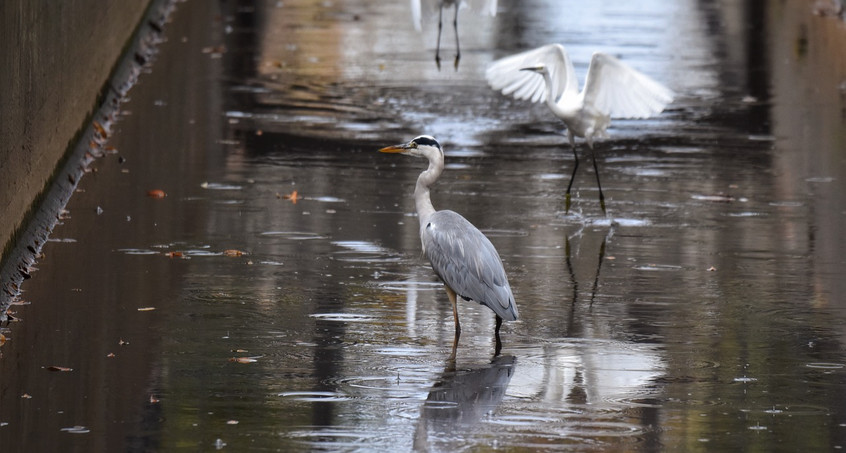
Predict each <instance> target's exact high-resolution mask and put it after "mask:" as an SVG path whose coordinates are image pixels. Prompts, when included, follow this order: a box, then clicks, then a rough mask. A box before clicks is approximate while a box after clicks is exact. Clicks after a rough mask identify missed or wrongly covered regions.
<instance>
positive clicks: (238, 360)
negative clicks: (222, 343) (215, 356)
mask: <svg viewBox="0 0 846 453" xmlns="http://www.w3.org/2000/svg"><path fill="white" fill-rule="evenodd" d="M229 361H230V362H235V363H255V362H257V361H258V360H256V359H254V358H252V357H230V358H229Z"/></svg>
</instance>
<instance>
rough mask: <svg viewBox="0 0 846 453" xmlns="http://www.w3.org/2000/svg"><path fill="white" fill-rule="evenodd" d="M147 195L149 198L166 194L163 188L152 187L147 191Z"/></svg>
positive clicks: (161, 196)
mask: <svg viewBox="0 0 846 453" xmlns="http://www.w3.org/2000/svg"><path fill="white" fill-rule="evenodd" d="M147 196H148V197H150V198H164V197H166V196H167V194H166V193H165V191H164V190H161V189H153V190H148V191H147Z"/></svg>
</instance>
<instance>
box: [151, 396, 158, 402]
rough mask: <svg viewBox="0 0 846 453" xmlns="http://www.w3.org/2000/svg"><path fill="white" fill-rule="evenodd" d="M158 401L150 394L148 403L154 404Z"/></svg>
mask: <svg viewBox="0 0 846 453" xmlns="http://www.w3.org/2000/svg"><path fill="white" fill-rule="evenodd" d="M158 402H159V399H158V398H156V397H155V396H153V395H150V403H152V404H156V403H158Z"/></svg>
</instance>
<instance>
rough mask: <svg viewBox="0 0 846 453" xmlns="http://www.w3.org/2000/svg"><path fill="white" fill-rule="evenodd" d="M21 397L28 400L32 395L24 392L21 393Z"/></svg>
mask: <svg viewBox="0 0 846 453" xmlns="http://www.w3.org/2000/svg"><path fill="white" fill-rule="evenodd" d="M21 398H23V399H25V400H30V399H32V395H30V394H29V393H24V394H23V395H21Z"/></svg>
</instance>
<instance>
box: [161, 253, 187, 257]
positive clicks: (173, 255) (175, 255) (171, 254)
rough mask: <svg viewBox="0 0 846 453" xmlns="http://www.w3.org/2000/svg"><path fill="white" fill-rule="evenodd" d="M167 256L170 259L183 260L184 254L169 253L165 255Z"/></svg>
mask: <svg viewBox="0 0 846 453" xmlns="http://www.w3.org/2000/svg"><path fill="white" fill-rule="evenodd" d="M165 256H167V257H169V258H182V257H183V256H182V252H167V253H165Z"/></svg>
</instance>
